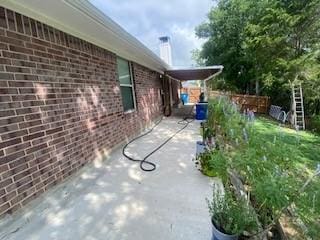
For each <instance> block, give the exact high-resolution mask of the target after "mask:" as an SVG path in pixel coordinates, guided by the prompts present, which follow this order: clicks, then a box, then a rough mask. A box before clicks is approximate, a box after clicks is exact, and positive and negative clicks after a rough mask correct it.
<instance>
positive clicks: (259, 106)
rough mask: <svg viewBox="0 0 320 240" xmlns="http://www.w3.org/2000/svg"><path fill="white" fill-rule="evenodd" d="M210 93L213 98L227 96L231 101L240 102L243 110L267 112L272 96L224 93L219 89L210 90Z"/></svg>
mask: <svg viewBox="0 0 320 240" xmlns="http://www.w3.org/2000/svg"><path fill="white" fill-rule="evenodd" d="M208 95H209V97H211V98H215V97H219V96H226V97H228V98H229V99H230V100H231V101H233V102H235V103H236V104H238V105H239V106H240V109H241V111H243V110H245V109H250V110H251V111H254V112H256V113H265V114H267V113H268V112H269V106H270V97H267V96H256V95H241V94H232V93H224V92H219V91H209V92H208Z"/></svg>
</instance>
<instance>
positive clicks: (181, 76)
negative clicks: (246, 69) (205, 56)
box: [165, 65, 223, 81]
mask: <svg viewBox="0 0 320 240" xmlns="http://www.w3.org/2000/svg"><path fill="white" fill-rule="evenodd" d="M222 69H223V66H221V65H217V66H208V67H193V68H177V69H170V70H167V71H165V73H166V74H167V75H169V76H170V77H172V78H174V79H176V80H180V81H187V80H206V79H208V78H210V77H213V76H215V75H217V74H219V73H220V72H221V71H222Z"/></svg>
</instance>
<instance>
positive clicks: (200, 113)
mask: <svg viewBox="0 0 320 240" xmlns="http://www.w3.org/2000/svg"><path fill="white" fill-rule="evenodd" d="M207 116H208V103H197V104H196V119H197V120H205V119H207Z"/></svg>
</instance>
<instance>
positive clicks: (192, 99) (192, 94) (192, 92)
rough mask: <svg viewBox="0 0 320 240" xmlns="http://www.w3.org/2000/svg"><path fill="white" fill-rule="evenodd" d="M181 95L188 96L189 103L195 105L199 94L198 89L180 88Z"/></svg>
mask: <svg viewBox="0 0 320 240" xmlns="http://www.w3.org/2000/svg"><path fill="white" fill-rule="evenodd" d="M181 93H187V94H188V95H189V103H197V102H198V101H199V96H200V94H201V88H200V87H188V88H181Z"/></svg>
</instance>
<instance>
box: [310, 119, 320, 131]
mask: <svg viewBox="0 0 320 240" xmlns="http://www.w3.org/2000/svg"><path fill="white" fill-rule="evenodd" d="M309 128H310V130H311V131H313V132H316V133H318V134H320V115H314V116H312V117H311V119H310V124H309Z"/></svg>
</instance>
